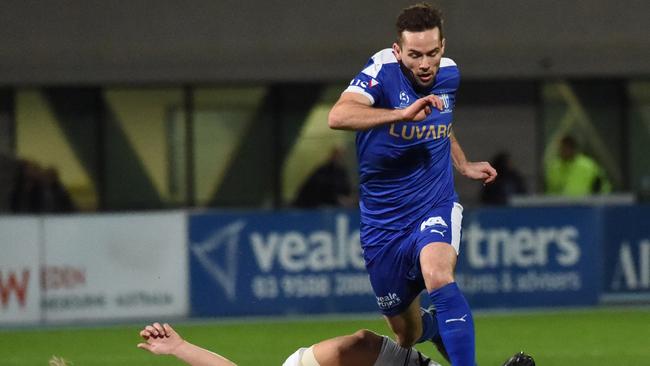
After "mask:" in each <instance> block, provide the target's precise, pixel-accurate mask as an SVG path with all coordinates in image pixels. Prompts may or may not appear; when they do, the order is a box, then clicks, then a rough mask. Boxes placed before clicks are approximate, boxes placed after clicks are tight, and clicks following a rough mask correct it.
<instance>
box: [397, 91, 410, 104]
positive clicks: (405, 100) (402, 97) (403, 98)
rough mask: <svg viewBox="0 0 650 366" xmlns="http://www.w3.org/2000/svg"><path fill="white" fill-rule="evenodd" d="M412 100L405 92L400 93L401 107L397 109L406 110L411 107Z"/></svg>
mask: <svg viewBox="0 0 650 366" xmlns="http://www.w3.org/2000/svg"><path fill="white" fill-rule="evenodd" d="M409 102H410V99H409V95H408V94H406V92H405V91H403V90H402V91H401V92H399V107H397V108H406V107H408V106H409V104H410V103H409Z"/></svg>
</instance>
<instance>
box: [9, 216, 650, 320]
mask: <svg viewBox="0 0 650 366" xmlns="http://www.w3.org/2000/svg"><path fill="white" fill-rule="evenodd" d="M463 221H464V222H463V228H464V231H463V238H462V243H461V255H460V257H459V263H458V273H457V279H458V282H459V283H460V285H461V286H462V288H463V290H464V292H465V294H466V296H467V298H468V300H469V302H470V304H472V306H473V308H475V309H489V308H514V307H553V306H591V305H597V304H599V303H612V302H631V301H643V302H649V301H650V225H649V224H650V206H648V205H637V206H624V207H623V206H600V207H586V206H576V207H545V208H541V207H524V208H485V209H478V210H473V211H466V212H465V218H464V220H463ZM358 231H359V214H358V212H357V211H346V210H325V211H208V212H200V213H186V212H173V213H143V214H102V215H69V216H68V215H66V216H21V217H2V218H0V232H1V233H2V236H1V237H0V250H1V254H0V325H5V324H6V325H14V324H18V325H22V324H32V323H39V322H46V323H51V322H74V321H98V320H121V319H130V318H163V317H177V316H187V315H191V316H197V317H225V316H248V315H291V314H314V313H345V312H375V311H376V302H377V299H376V298H375V297H374V295H373V294H372V290H371V288H370V285H369V282H368V279H367V276H366V273H365V270H364V267H363V254H362V252H361V250H360V246H359V233H358Z"/></svg>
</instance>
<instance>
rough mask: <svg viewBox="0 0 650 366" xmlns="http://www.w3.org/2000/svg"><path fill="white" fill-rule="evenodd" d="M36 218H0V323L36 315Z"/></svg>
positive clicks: (32, 320)
mask: <svg viewBox="0 0 650 366" xmlns="http://www.w3.org/2000/svg"><path fill="white" fill-rule="evenodd" d="M39 225H40V223H39V220H38V219H35V218H20V217H2V218H0V325H5V324H26V323H35V322H38V321H39V319H40V305H39V304H40V300H41V299H40V284H39V279H40V271H39V263H38V261H39V232H40V231H39V229H40V228H39Z"/></svg>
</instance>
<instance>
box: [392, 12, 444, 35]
mask: <svg viewBox="0 0 650 366" xmlns="http://www.w3.org/2000/svg"><path fill="white" fill-rule="evenodd" d="M395 25H396V27H397V41H398V42H400V41H401V40H402V32H404V31H409V32H424V31H425V30H429V29H434V28H436V27H438V29H439V30H440V38H444V37H443V35H442V11H440V9H438V8H434V7H433V6H431V5H429V4H428V3H419V4H415V5H411V6H409V7H408V8H405V9H404V10H402V13H400V15H399V16H398V17H397V23H396V24H395Z"/></svg>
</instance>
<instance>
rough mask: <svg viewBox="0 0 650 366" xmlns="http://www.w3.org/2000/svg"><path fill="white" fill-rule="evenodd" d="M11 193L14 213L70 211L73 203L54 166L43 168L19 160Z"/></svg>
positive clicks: (72, 208) (33, 163) (30, 162)
mask: <svg viewBox="0 0 650 366" xmlns="http://www.w3.org/2000/svg"><path fill="white" fill-rule="evenodd" d="M16 167H17V172H16V180H15V182H14V189H13V192H12V195H11V210H12V211H13V212H15V213H40V212H70V211H73V210H74V205H73V204H72V200H71V199H70V195H69V194H68V192H67V191H66V190H65V188H64V186H63V184H62V183H61V181H60V179H59V175H58V173H57V171H56V170H55V169H54V168H47V169H43V168H41V166H39V165H38V164H37V163H35V162H32V161H28V160H20V161H19V162H18V164H17V166H16Z"/></svg>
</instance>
